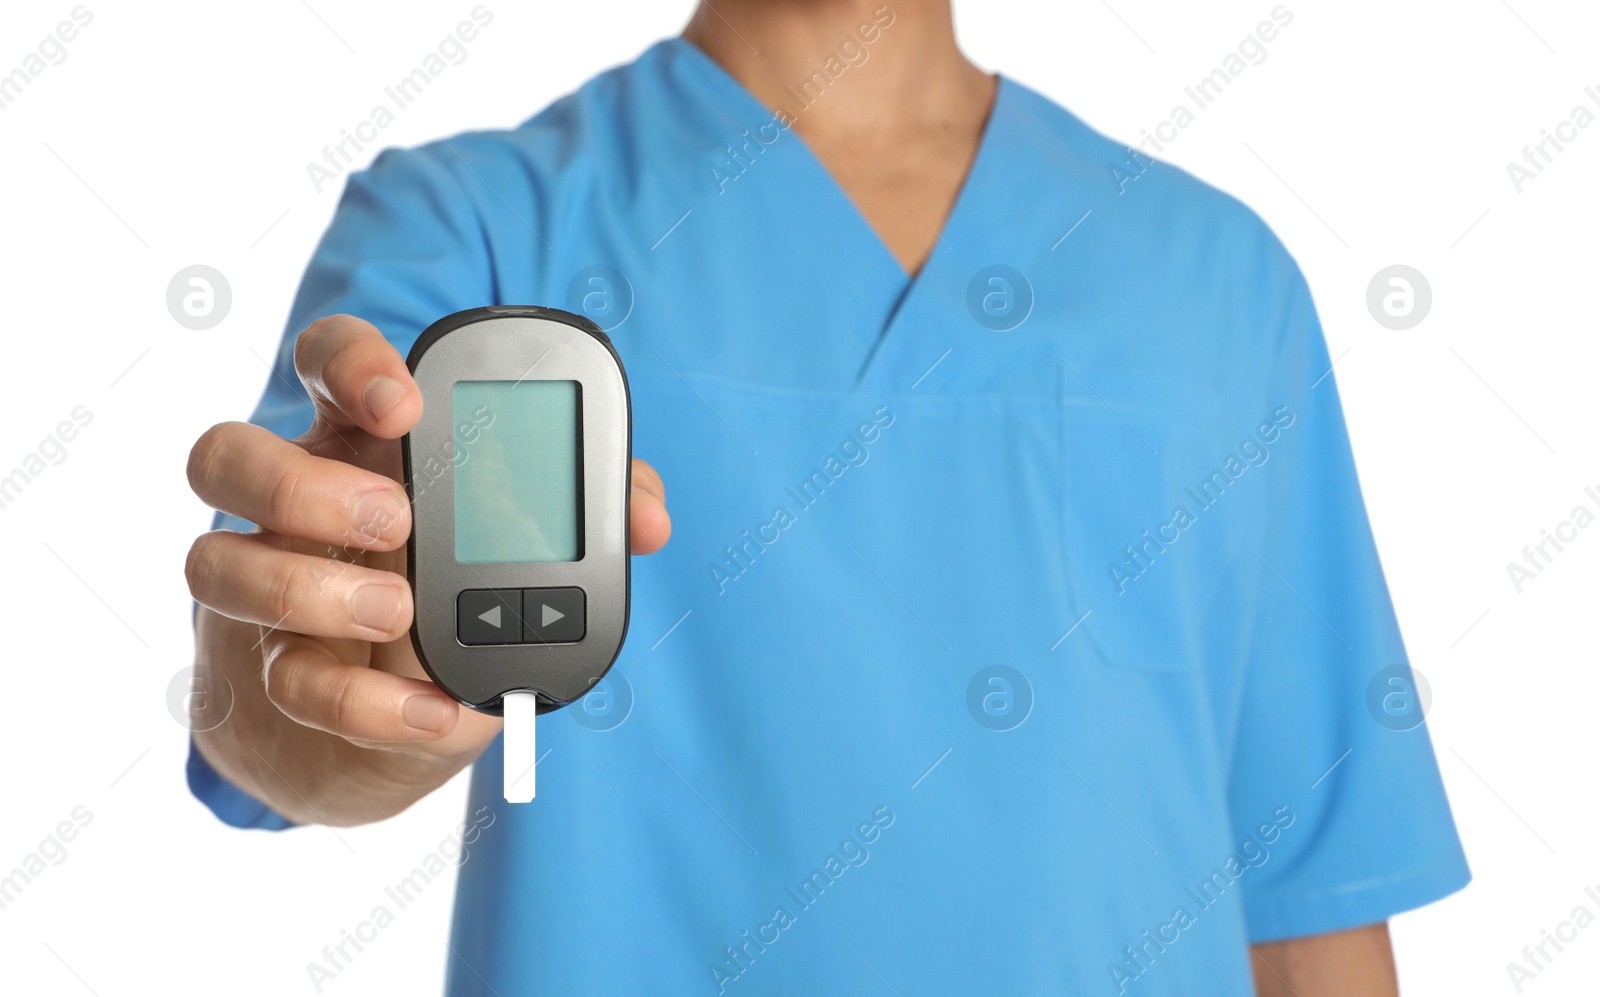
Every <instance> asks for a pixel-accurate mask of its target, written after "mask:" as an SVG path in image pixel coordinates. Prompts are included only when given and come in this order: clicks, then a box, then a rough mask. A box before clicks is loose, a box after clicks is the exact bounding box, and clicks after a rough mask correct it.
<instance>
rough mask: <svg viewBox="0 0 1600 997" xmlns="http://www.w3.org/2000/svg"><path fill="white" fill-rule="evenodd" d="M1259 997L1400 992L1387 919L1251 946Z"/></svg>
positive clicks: (1391, 996) (1389, 995)
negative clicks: (1375, 922) (1350, 927)
mask: <svg viewBox="0 0 1600 997" xmlns="http://www.w3.org/2000/svg"><path fill="white" fill-rule="evenodd" d="M1251 953H1252V957H1251V960H1250V961H1251V966H1252V968H1253V969H1254V970H1255V981H1256V997H1396V995H1398V994H1399V992H1400V990H1399V984H1398V982H1397V981H1396V979H1395V969H1394V950H1393V948H1392V947H1391V946H1390V943H1389V926H1388V924H1386V923H1384V924H1369V925H1367V926H1365V927H1361V928H1352V929H1351V930H1349V931H1336V932H1332V933H1330V934H1326V935H1312V936H1309V937H1307V938H1292V939H1289V940H1286V941H1281V942H1268V943H1266V944H1263V945H1253V946H1251Z"/></svg>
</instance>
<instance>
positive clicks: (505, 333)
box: [401, 305, 633, 714]
mask: <svg viewBox="0 0 1600 997" xmlns="http://www.w3.org/2000/svg"><path fill="white" fill-rule="evenodd" d="M406 363H407V365H408V366H409V367H410V368H411V374H412V377H413V378H415V380H416V382H417V385H418V387H420V388H421V389H422V399H423V408H422V418H421V419H420V420H419V421H418V423H417V425H416V427H415V428H414V429H412V430H411V432H410V433H408V434H406V436H405V438H404V439H403V440H402V441H401V456H402V461H403V463H404V470H405V486H406V492H407V494H409V495H410V496H411V506H412V523H411V539H410V540H409V542H408V544H407V549H406V553H407V560H406V571H407V575H408V576H409V577H410V580H411V588H412V592H413V595H414V601H415V604H416V611H415V615H414V618H413V621H412V624H411V642H412V646H413V647H414V648H415V649H416V652H417V657H418V658H419V659H420V660H421V662H422V666H423V668H424V669H426V670H427V672H428V675H429V676H430V677H432V679H433V680H434V682H436V683H437V684H438V685H439V686H440V687H441V688H443V689H444V690H445V691H446V692H448V693H450V695H452V696H454V697H455V698H456V699H457V700H459V701H460V702H461V703H463V704H465V705H467V706H470V707H472V708H473V709H475V710H480V711H482V712H485V713H492V714H499V713H500V712H501V709H500V700H501V697H502V696H504V695H505V694H506V693H507V692H513V691H516V690H530V691H533V692H536V693H538V694H539V712H541V713H545V712H549V711H550V710H554V709H559V708H560V707H561V706H564V705H566V704H567V703H570V702H573V701H574V700H577V699H579V698H580V697H582V696H583V695H584V694H586V693H587V692H588V691H589V690H590V689H591V688H592V687H593V686H594V684H595V683H596V682H598V681H599V680H600V679H601V678H602V677H603V676H604V675H605V673H606V672H607V671H608V670H609V669H610V668H611V664H612V662H614V661H615V660H616V657H617V654H618V653H619V652H620V651H621V650H622V641H623V638H624V637H625V636H626V635H627V631H628V594H629V577H628V575H629V555H628V493H629V488H630V486H631V478H632V464H633V454H632V448H633V432H632V415H631V408H630V404H629V398H628V380H627V375H626V374H625V373H624V371H623V368H622V361H621V360H620V359H619V358H618V357H617V355H616V351H615V350H614V349H613V348H612V346H611V341H610V340H609V339H607V338H606V335H605V333H604V332H602V331H601V330H600V328H599V327H598V326H596V325H595V324H594V323H592V322H590V321H589V320H588V319H585V318H582V317H581V316H578V315H573V314H571V313H569V312H564V311H559V310H557V309H553V308H540V307H537V306H521V305H496V306H491V307H488V308H476V309H472V310H470V311H464V312H457V313H455V314H453V315H448V316H446V317H445V318H442V319H440V320H439V321H437V322H435V323H434V324H433V325H431V326H429V327H428V329H427V330H426V331H424V332H423V334H422V335H421V336H419V337H418V339H417V341H416V343H415V344H414V345H413V346H412V348H411V353H410V355H409V356H408V357H407V360H406ZM519 380H566V381H576V382H578V386H579V387H578V395H579V398H580V410H579V411H580V416H581V418H580V422H579V433H580V440H579V446H580V448H581V455H582V463H581V465H580V481H581V488H582V493H583V502H582V506H581V513H582V517H581V522H580V524H579V525H580V529H581V530H582V547H581V554H580V559H579V560H577V561H562V562H548V563H513V564H462V563H460V562H459V561H458V560H457V559H456V555H455V551H456V537H455V522H456V519H455V468H456V464H455V459H454V458H455V454H456V448H457V447H460V446H461V445H462V444H461V443H460V441H458V439H457V437H456V433H455V426H454V412H453V408H454V405H453V402H452V391H453V387H454V385H455V383H456V382H457V381H519ZM468 448H469V449H470V444H469V445H468ZM570 586H575V587H577V588H581V589H583V591H584V593H585V596H586V599H585V602H586V617H587V619H586V626H585V633H584V637H583V639H582V640H580V641H578V642H576V643H572V644H505V645H490V646H468V645H464V644H462V643H460V641H459V640H458V639H457V636H456V633H457V631H456V599H457V596H458V595H459V594H460V593H461V592H462V591H464V590H467V589H526V588H558V587H570Z"/></svg>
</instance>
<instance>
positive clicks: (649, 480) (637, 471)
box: [633, 459, 667, 505]
mask: <svg viewBox="0 0 1600 997" xmlns="http://www.w3.org/2000/svg"><path fill="white" fill-rule="evenodd" d="M633 487H635V488H643V489H644V490H645V491H647V492H649V493H650V494H651V495H654V496H655V497H656V498H658V499H660V500H661V504H662V505H665V504H666V502H667V486H666V485H665V484H663V483H662V481H661V475H660V474H658V473H657V472H656V469H655V468H653V467H651V466H650V465H649V464H646V463H645V462H644V461H642V460H637V459H636V460H634V462H633Z"/></svg>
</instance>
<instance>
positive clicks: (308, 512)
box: [189, 422, 411, 550]
mask: <svg viewBox="0 0 1600 997" xmlns="http://www.w3.org/2000/svg"><path fill="white" fill-rule="evenodd" d="M189 487H190V488H193V489H194V493H195V494H196V495H198V496H200V498H201V499H202V500H204V501H205V503H206V504H207V505H209V506H211V507H212V508H213V509H221V510H222V511H223V512H227V513H232V514H233V515H235V516H239V517H242V518H244V519H248V520H249V521H250V522H252V523H255V524H257V525H258V526H262V527H264V528H266V529H268V530H271V531H272V532H274V533H281V534H283V535H284V536H290V537H299V538H301V539H303V540H314V541H317V542H318V543H325V544H332V545H334V546H340V547H357V548H361V549H365V550H394V549H395V548H397V547H399V546H400V545H401V544H403V543H405V541H406V537H407V536H409V535H410V534H411V505H410V503H409V502H407V501H406V493H405V490H404V489H402V488H401V487H400V485H399V484H398V483H396V482H395V481H394V480H393V479H391V478H388V477H385V476H384V475H381V474H375V473H373V472H372V471H367V470H363V469H362V468H359V467H355V466H354V465H351V464H346V463H344V462H342V461H336V460H329V459H327V458H323V457H316V456H313V455H312V454H309V453H307V452H306V451H305V450H303V449H301V448H300V447H298V446H296V445H294V444H293V443H290V442H289V441H288V440H285V439H283V438H282V437H279V436H277V435H275V434H273V433H270V432H268V431H267V430H265V429H262V428H261V427H260V426H252V425H249V424H248V423H243V422H225V423H222V424H221V425H218V426H213V427H211V428H210V429H208V430H206V432H205V433H204V434H203V435H202V436H201V437H200V439H199V440H198V441H196V442H195V445H194V449H192V450H191V451H190V452H189Z"/></svg>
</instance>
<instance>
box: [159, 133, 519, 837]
mask: <svg viewBox="0 0 1600 997" xmlns="http://www.w3.org/2000/svg"><path fill="white" fill-rule="evenodd" d="M458 158H459V157H457V155H456V153H455V151H454V147H453V146H452V145H451V144H450V143H438V144H436V145H432V146H427V147H424V148H421V149H416V150H409V151H388V152H385V153H383V154H382V155H380V156H379V157H378V158H377V160H376V161H375V162H374V163H373V165H372V166H371V168H370V169H367V170H363V171H361V172H358V173H354V174H352V175H351V176H350V179H349V182H348V184H347V186H346V187H345V191H344V195H343V197H342V198H341V199H340V201H339V207H338V209H337V211H336V212H335V214H334V218H333V222H332V223H331V224H330V225H329V227H328V231H327V232H326V233H325V234H324V235H323V237H322V241H321V242H320V243H319V244H318V246H317V250H316V253H315V254H314V255H313V256H312V259H311V263H310V264H309V265H308V266H307V268H306V273H305V276H304V277H303V278H302V280H301V283H300V290H299V292H298V293H297V294H296V295H295V302H294V307H293V309H292V311H291V312H290V317H289V323H288V327H287V329H286V331H285V332H284V335H283V338H282V340H281V341H280V343H279V346H278V350H277V353H276V355H275V358H274V362H273V364H272V371H271V373H270V375H269V376H268V378H267V386H266V390H265V392H264V393H263V395H262V397H261V401H260V402H259V403H258V404H257V406H256V408H255V411H254V413H253V414H252V415H251V417H250V421H251V422H252V423H255V424H256V425H258V426H264V427H266V428H267V429H270V430H272V431H273V432H275V433H277V434H279V435H280V436H287V437H293V436H298V435H299V434H301V433H303V432H304V431H305V430H306V429H307V428H309V427H310V425H311V419H312V407H311V400H310V398H309V396H308V395H307V394H306V392H305V388H304V386H302V385H301V383H300V380H299V378H298V377H296V376H295V372H294V343H295V338H296V336H297V335H298V334H299V332H300V330H302V329H304V328H305V327H306V326H307V325H310V324H311V323H312V322H313V321H315V320H316V319H319V318H322V317H324V316H328V315H339V314H349V315H355V316H357V317H359V318H363V319H366V320H367V321H369V322H371V323H372V324H373V325H375V326H377V327H378V328H379V329H381V330H382V331H383V333H384V336H385V337H386V338H388V339H389V340H390V341H391V342H393V343H394V344H395V346H396V347H397V348H398V349H399V350H400V352H401V353H405V352H406V351H407V350H408V349H409V348H410V345H411V343H412V342H414V341H415V340H416V338H417V336H418V335H420V334H421V332H422V330H423V329H426V328H427V327H428V326H429V325H430V324H432V323H433V321H434V320H436V319H438V318H440V317H442V316H444V315H448V314H450V313H451V312H455V311H460V310H462V309H465V308H472V307H476V306H479V305H484V304H492V303H494V301H495V299H494V297H493V293H494V287H493V271H492V268H491V266H490V260H489V252H488V249H487V241H486V238H485V235H484V233H483V231H482V226H481V224H480V220H479V216H478V214H477V212H476V210H475V208H474V206H473V203H472V201H471V199H470V198H469V197H468V196H467V195H466V194H465V193H464V192H463V187H462V184H461V183H460V181H459V180H458V178H457V176H456V173H455V167H453V165H452V160H453V159H458ZM213 528H215V529H230V530H241V531H243V530H249V529H252V528H253V526H252V524H250V523H248V522H246V521H244V520H242V519H239V518H237V517H234V516H228V515H223V514H218V515H217V517H216V520H215V522H214V525H213ZM188 782H189V789H190V791H191V792H192V793H193V794H194V795H195V797H196V798H198V799H199V800H200V801H201V802H202V803H204V804H205V805H206V806H207V807H209V808H210V809H211V812H212V813H214V814H215V815H216V816H217V818H218V819H220V820H221V821H223V822H224V823H226V824H229V825H232V826H234V827H243V828H261V829H269V830H281V829H283V828H287V827H292V826H293V824H292V823H291V822H290V821H288V820H286V819H285V818H283V817H282V816H280V815H279V814H277V813H274V812H273V811H272V810H271V809H270V808H268V807H267V806H266V805H265V804H263V803H261V802H260V801H258V800H256V799H255V798H254V797H252V796H250V795H249V794H247V793H245V792H244V791H243V790H241V789H239V788H238V787H236V786H234V785H233V784H232V783H230V782H229V781H228V780H226V779H225V778H223V777H222V776H221V775H220V774H218V773H217V771H216V770H215V769H214V768H212V766H211V765H210V763H208V762H207V761H206V759H205V758H204V757H203V756H202V755H201V754H200V752H199V751H198V750H196V749H195V747H194V745H193V743H192V742H191V743H190V746H189V761H188Z"/></svg>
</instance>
